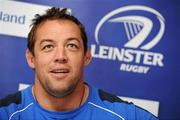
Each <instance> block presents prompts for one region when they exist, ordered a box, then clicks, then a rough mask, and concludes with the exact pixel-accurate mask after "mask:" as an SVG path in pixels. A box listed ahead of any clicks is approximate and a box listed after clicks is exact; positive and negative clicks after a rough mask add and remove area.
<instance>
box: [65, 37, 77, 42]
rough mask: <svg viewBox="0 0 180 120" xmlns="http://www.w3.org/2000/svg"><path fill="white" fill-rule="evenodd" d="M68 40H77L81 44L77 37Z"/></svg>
mask: <svg viewBox="0 0 180 120" xmlns="http://www.w3.org/2000/svg"><path fill="white" fill-rule="evenodd" d="M67 40H68V41H71V40H77V41H78V42H80V40H79V39H78V38H76V37H70V38H68V39H67Z"/></svg>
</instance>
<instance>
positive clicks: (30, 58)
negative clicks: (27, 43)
mask: <svg viewBox="0 0 180 120" xmlns="http://www.w3.org/2000/svg"><path fill="white" fill-rule="evenodd" d="M26 60H27V63H28V65H29V67H31V68H32V69H34V68H35V64H34V55H33V54H32V53H31V52H30V51H29V49H27V50H26Z"/></svg>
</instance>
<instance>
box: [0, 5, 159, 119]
mask: <svg viewBox="0 0 180 120" xmlns="http://www.w3.org/2000/svg"><path fill="white" fill-rule="evenodd" d="M32 25H33V26H32V28H31V31H30V32H29V34H28V49H27V51H26V58H27V62H28V64H29V66H30V67H31V68H32V69H34V71H35V84H34V85H33V86H30V87H28V88H27V89H25V90H23V91H21V92H17V93H16V94H13V95H10V96H8V97H6V98H4V99H2V100H1V102H0V119H1V120H70V119H72V120H142V119H144V120H156V118H155V117H154V116H153V115H152V114H150V113H149V112H147V111H145V110H143V109H141V108H138V107H137V106H135V105H133V104H130V103H127V102H124V101H122V100H120V99H119V98H117V97H116V96H113V95H110V94H108V93H106V92H104V91H102V90H99V89H96V88H94V87H92V86H90V85H88V84H87V83H84V82H83V81H84V80H83V69H84V67H85V66H87V65H88V64H89V62H90V60H91V55H90V51H89V50H88V49H87V36H86V33H85V29H84V27H83V25H82V24H81V23H80V21H79V20H78V19H77V18H75V17H74V16H72V15H71V14H70V13H69V12H68V10H67V9H59V8H54V7H53V8H51V9H49V10H47V12H46V13H45V14H43V15H36V17H35V19H33V24H32Z"/></svg>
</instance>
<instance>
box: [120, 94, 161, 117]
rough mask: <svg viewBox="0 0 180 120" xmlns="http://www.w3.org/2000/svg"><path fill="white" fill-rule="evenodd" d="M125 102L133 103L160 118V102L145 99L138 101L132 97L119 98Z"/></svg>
mask: <svg viewBox="0 0 180 120" xmlns="http://www.w3.org/2000/svg"><path fill="white" fill-rule="evenodd" d="M118 97H120V98H121V99H122V100H124V101H128V102H133V103H134V104H135V105H137V106H139V107H141V108H143V109H145V110H147V111H149V112H151V113H152V114H153V115H155V116H158V110H159V102H158V101H152V100H145V99H137V98H130V97H122V96H118Z"/></svg>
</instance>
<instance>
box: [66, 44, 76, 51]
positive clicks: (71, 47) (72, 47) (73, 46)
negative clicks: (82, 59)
mask: <svg viewBox="0 0 180 120" xmlns="http://www.w3.org/2000/svg"><path fill="white" fill-rule="evenodd" d="M67 48H69V49H71V50H78V49H79V46H78V45H76V44H74V43H69V44H67Z"/></svg>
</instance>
